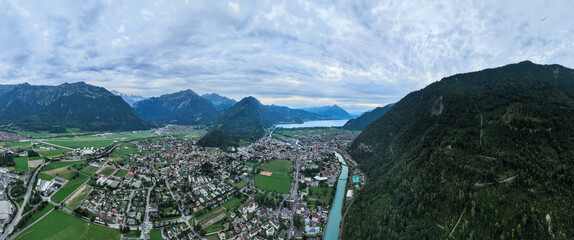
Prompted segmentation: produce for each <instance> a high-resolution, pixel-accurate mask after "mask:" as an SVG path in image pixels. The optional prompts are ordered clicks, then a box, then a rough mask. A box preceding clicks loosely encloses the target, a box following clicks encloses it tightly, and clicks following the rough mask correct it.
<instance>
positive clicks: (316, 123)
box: [275, 119, 349, 128]
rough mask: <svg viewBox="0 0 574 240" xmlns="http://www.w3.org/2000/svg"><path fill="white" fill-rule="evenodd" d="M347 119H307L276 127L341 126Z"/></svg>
mask: <svg viewBox="0 0 574 240" xmlns="http://www.w3.org/2000/svg"><path fill="white" fill-rule="evenodd" d="M347 121H349V119H344V120H321V121H309V122H304V123H292V124H277V125H275V126H276V127H278V128H306V127H342V126H343V125H345V123H347Z"/></svg>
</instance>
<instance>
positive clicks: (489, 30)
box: [0, 0, 574, 112]
mask: <svg viewBox="0 0 574 240" xmlns="http://www.w3.org/2000/svg"><path fill="white" fill-rule="evenodd" d="M573 12H574V4H572V2H571V1H569V0H565V1H524V0H519V1H517V0H509V1H491V0H486V1H470V0H469V1H443V0H439V1H432V0H431V1H405V0H398V1H395V0H385V1H361V0H351V1H320V0H313V1H303V0H288V1H237V0H236V1H224V0H221V1H220V0H218V1H193V0H189V1H175V0H170V1H143V0H133V1H127V0H126V1H112V0H108V1H89V0H82V1H77V0H71V1H59V0H54V1H37V0H0V84H17V83H23V82H28V83H30V84H34V85H58V84H61V83H64V82H77V81H84V82H86V83H89V84H93V85H97V86H102V87H105V88H107V89H108V90H117V91H120V92H123V93H127V94H135V95H143V96H159V95H162V94H167V93H173V92H177V91H181V90H185V89H192V90H193V91H195V92H197V93H198V94H203V93H212V92H215V93H218V94H220V95H223V96H227V97H230V98H234V99H236V100H240V99H241V98H243V97H246V96H254V97H257V98H258V99H259V100H260V101H261V102H263V103H264V104H278V105H284V106H290V107H310V106H321V105H331V104H338V105H339V106H341V107H343V108H344V109H346V110H348V111H350V112H361V111H366V110H370V109H372V108H374V107H377V106H383V105H386V104H388V103H392V102H396V101H398V100H400V99H401V98H402V97H404V96H405V95H406V94H408V93H409V92H411V91H415V90H419V89H421V88H424V87H425V86H427V85H428V84H430V83H432V82H435V81H438V80H440V79H441V78H443V77H447V76H450V75H453V74H456V73H462V72H471V71H478V70H481V69H484V68H492V67H498V66H503V65H507V64H511V63H516V62H520V61H523V60H530V61H533V62H535V63H539V64H555V63H556V64H561V65H563V66H566V67H570V68H573V67H574V24H573V20H574V17H573V16H572V13H573Z"/></svg>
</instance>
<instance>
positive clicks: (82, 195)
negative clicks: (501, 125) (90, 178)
mask: <svg viewBox="0 0 574 240" xmlns="http://www.w3.org/2000/svg"><path fill="white" fill-rule="evenodd" d="M92 189H93V187H92V186H89V185H87V186H86V188H84V190H82V192H81V193H80V195H78V196H77V197H75V198H74V199H71V202H70V204H68V205H67V207H68V209H72V210H74V209H76V208H77V207H79V206H80V205H81V204H82V202H83V201H84V199H86V197H88V194H90V192H92Z"/></svg>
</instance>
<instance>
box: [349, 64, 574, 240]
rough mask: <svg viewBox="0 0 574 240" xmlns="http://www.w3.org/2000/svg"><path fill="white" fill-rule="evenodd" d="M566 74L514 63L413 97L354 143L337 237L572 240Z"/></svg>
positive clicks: (573, 151)
mask: <svg viewBox="0 0 574 240" xmlns="http://www.w3.org/2000/svg"><path fill="white" fill-rule="evenodd" d="M573 119H574V71H573V70H572V69H568V68H565V67H562V66H559V65H536V64H533V63H531V62H521V63H518V64H512V65H508V66H504V67H500V68H495V69H487V70H483V71H479V72H474V73H467V74H458V75H454V76H451V77H448V78H444V79H442V80H441V81H439V82H436V83H433V84H431V85H429V86H428V87H426V88H425V89H423V90H420V91H416V92H412V93H410V94H409V95H407V96H406V97H405V98H403V99H402V100H401V101H399V102H398V103H396V105H395V106H394V107H393V108H392V109H391V110H390V111H389V112H387V113H386V114H384V115H383V116H382V117H381V118H379V119H377V120H376V121H374V122H373V123H372V124H370V125H369V126H368V127H367V128H366V129H365V130H364V131H363V132H362V133H361V134H360V135H359V136H358V137H357V139H356V140H355V141H354V142H353V144H352V146H351V148H350V149H349V151H350V154H351V155H352V156H353V158H354V159H355V160H356V161H357V162H358V163H359V165H360V168H361V169H362V170H363V171H364V172H365V173H366V175H367V178H368V181H367V182H368V184H367V185H366V186H365V187H364V188H363V189H361V190H359V193H358V196H357V199H356V200H355V201H354V204H353V205H352V208H351V209H350V211H349V214H348V215H347V218H346V219H345V229H344V234H343V236H344V238H345V239H552V238H558V239H568V238H572V236H574V217H573V216H574V187H573V186H574V121H573Z"/></svg>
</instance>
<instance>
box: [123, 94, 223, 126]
mask: <svg viewBox="0 0 574 240" xmlns="http://www.w3.org/2000/svg"><path fill="white" fill-rule="evenodd" d="M133 108H134V110H135V111H136V112H137V113H139V114H140V115H142V116H143V117H145V118H147V119H150V120H152V121H155V122H159V123H166V124H167V123H170V124H182V125H198V124H203V123H206V122H207V121H209V120H211V118H212V117H213V116H215V115H216V114H217V113H218V110H217V109H216V108H215V106H213V104H212V103H211V102H210V101H209V100H207V99H205V98H202V97H200V96H199V95H197V94H196V93H195V92H193V91H192V90H189V89H188V90H185V91H180V92H176V93H172V94H165V95H162V96H160V97H153V98H149V99H146V100H143V101H139V102H136V103H134V106H133Z"/></svg>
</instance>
